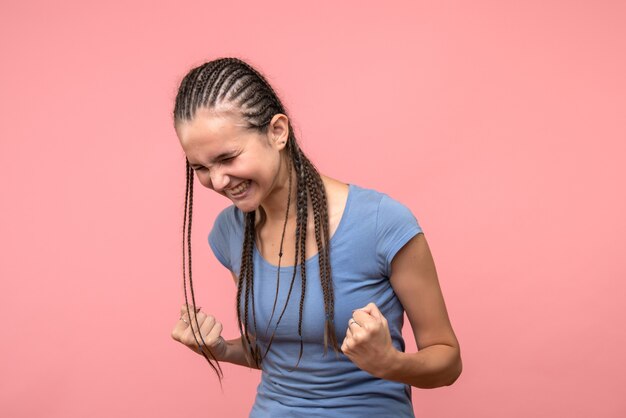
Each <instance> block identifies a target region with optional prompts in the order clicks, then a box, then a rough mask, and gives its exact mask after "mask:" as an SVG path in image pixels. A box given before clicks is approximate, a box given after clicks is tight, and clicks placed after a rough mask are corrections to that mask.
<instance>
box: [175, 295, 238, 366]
mask: <svg viewBox="0 0 626 418" xmlns="http://www.w3.org/2000/svg"><path fill="white" fill-rule="evenodd" d="M196 309H197V312H195V313H194V310H193V307H192V306H190V307H189V312H190V313H191V315H192V318H191V319H189V316H188V315H187V306H186V305H183V306H182V308H181V309H180V318H179V320H178V322H176V325H175V326H174V329H173V330H172V338H173V339H175V340H176V341H178V342H180V343H183V344H184V345H186V346H187V347H189V348H190V349H191V350H193V351H194V352H196V353H198V354H200V349H199V347H198V343H200V345H202V339H204V342H205V344H206V346H204V347H202V349H203V351H204V353H205V354H207V355H208V356H209V357H210V356H211V353H212V354H213V357H215V358H216V359H217V360H221V359H223V358H224V354H225V352H226V341H225V340H224V338H222V336H221V333H222V323H221V322H218V321H217V320H216V319H215V318H214V317H213V316H212V315H207V314H205V313H204V312H202V311H201V310H200V308H196ZM194 315H195V318H194ZM196 319H197V320H198V324H199V325H200V330H199V331H198V329H197V326H196ZM192 326H193V330H192ZM193 331H195V335H196V338H194V332H193ZM200 336H202V339H201V338H200ZM196 339H197V340H198V342H197V343H196ZM208 350H210V353H209V351H208Z"/></svg>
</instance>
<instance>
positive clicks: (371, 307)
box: [361, 302, 383, 319]
mask: <svg viewBox="0 0 626 418" xmlns="http://www.w3.org/2000/svg"><path fill="white" fill-rule="evenodd" d="M361 310H362V311H365V312H367V313H368V314H370V315H371V316H373V317H374V318H376V319H381V318H382V316H383V314H382V313H381V312H380V310H379V309H378V306H376V304H375V303H374V302H370V303H368V304H367V305H365V307H363V308H361Z"/></svg>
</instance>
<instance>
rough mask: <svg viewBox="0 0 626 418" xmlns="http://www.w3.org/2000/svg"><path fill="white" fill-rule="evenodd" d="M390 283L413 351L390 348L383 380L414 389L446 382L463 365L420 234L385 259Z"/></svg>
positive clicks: (426, 246) (457, 343)
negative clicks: (390, 358)
mask: <svg viewBox="0 0 626 418" xmlns="http://www.w3.org/2000/svg"><path fill="white" fill-rule="evenodd" d="M389 280H390V281H391V286H392V287H393V290H394V292H395V293H396V295H397V296H398V299H400V302H401V303H402V306H403V307H404V310H405V311H406V314H407V316H408V318H409V322H410V323H411V328H412V329H413V334H414V335H415V342H416V343H417V347H418V349H419V351H418V352H417V353H403V352H400V351H397V350H394V351H395V353H394V356H393V359H394V360H393V361H392V362H391V363H390V365H389V366H390V367H389V369H388V371H387V372H386V373H384V376H382V377H383V378H385V379H389V380H395V381H399V382H404V383H407V384H409V385H411V386H416V387H419V388H435V387H439V386H449V385H451V384H452V383H454V382H455V381H456V380H457V378H458V377H459V376H460V374H461V371H462V369H463V365H462V361H461V348H460V346H459V342H458V340H457V338H456V335H455V334H454V331H453V330H452V325H451V324H450V319H449V318H448V312H447V310H446V305H445V302H444V299H443V294H442V292H441V288H440V286H439V280H438V278H437V271H436V269H435V263H434V261H433V257H432V255H431V253H430V248H429V247H428V243H427V242H426V237H425V236H424V234H423V233H420V234H417V235H416V236H414V237H413V238H412V239H411V240H410V241H409V242H408V243H407V244H406V245H405V246H404V247H402V248H401V249H400V251H398V253H397V254H396V255H395V257H394V258H393V261H392V262H391V277H390V279H389Z"/></svg>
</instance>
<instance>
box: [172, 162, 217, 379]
mask: <svg viewBox="0 0 626 418" xmlns="http://www.w3.org/2000/svg"><path fill="white" fill-rule="evenodd" d="M186 186H187V187H186V190H185V211H184V212H185V215H184V218H183V246H182V247H183V293H184V295H185V307H186V308H187V316H188V318H189V319H190V322H189V326H190V327H191V330H192V334H193V338H194V340H195V341H196V344H197V345H198V347H203V346H206V343H205V341H204V338H203V337H202V334H201V333H200V332H199V331H200V325H199V324H198V318H197V317H196V315H193V318H194V319H195V323H196V329H195V330H194V329H193V322H194V321H192V320H191V318H192V316H191V312H190V311H189V300H188V298H187V284H186V280H185V239H184V236H185V230H187V249H188V251H189V288H190V290H191V301H192V303H193V309H194V312H195V311H196V297H195V294H194V291H193V280H192V275H191V272H192V270H191V220H192V214H193V173H192V169H191V167H190V166H189V161H188V160H187V161H186ZM187 211H188V212H189V226H186V225H187ZM196 332H198V334H199V335H200V340H201V341H202V344H200V342H199V341H198V338H197V336H196ZM208 351H209V355H210V356H211V359H213V361H214V362H215V364H213V361H211V359H209V358H208V357H207V355H206V354H205V353H204V350H202V349H200V353H201V354H202V355H203V356H204V358H205V359H206V360H207V361H208V362H209V365H210V366H211V368H212V369H213V370H214V371H215V373H216V374H217V376H218V379H219V381H220V386H221V384H222V377H224V372H223V371H222V368H221V366H220V364H219V362H218V361H217V359H216V358H215V356H214V355H213V353H212V352H211V351H210V350H208Z"/></svg>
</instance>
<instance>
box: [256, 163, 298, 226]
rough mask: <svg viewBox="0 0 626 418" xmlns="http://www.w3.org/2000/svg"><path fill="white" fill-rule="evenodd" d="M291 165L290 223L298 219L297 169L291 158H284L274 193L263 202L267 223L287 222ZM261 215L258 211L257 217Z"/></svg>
mask: <svg viewBox="0 0 626 418" xmlns="http://www.w3.org/2000/svg"><path fill="white" fill-rule="evenodd" d="M288 164H291V165H292V167H291V200H290V203H289V206H290V207H289V218H288V222H289V221H291V220H294V219H296V181H297V177H296V169H295V167H293V162H292V161H291V159H290V158H287V157H285V158H283V159H282V163H281V165H280V169H279V170H278V176H277V178H276V183H275V185H274V189H273V190H272V193H271V194H270V195H269V196H268V197H267V198H266V199H265V200H264V201H263V203H262V204H261V207H262V208H263V210H264V211H265V216H266V218H267V219H266V222H268V223H272V224H274V223H280V224H283V223H284V222H285V213H286V212H287V201H288V195H289V166H288ZM258 215H259V212H258V209H257V216H258Z"/></svg>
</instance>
